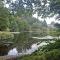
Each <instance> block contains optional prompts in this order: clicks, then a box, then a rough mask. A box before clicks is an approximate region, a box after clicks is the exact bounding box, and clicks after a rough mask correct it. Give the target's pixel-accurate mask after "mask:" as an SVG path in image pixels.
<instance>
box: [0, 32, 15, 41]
mask: <svg viewBox="0 0 60 60" xmlns="http://www.w3.org/2000/svg"><path fill="white" fill-rule="evenodd" d="M13 39H14V35H13V34H12V33H11V32H0V41H1V42H2V41H6V42H8V41H12V40H13Z"/></svg>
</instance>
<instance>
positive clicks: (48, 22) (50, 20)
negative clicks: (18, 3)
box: [33, 13, 60, 24]
mask: <svg viewBox="0 0 60 60" xmlns="http://www.w3.org/2000/svg"><path fill="white" fill-rule="evenodd" d="M56 16H57V15H55V16H54V17H51V18H48V17H47V18H46V22H47V24H51V22H55V23H56V22H57V23H60V21H58V20H56V19H55V18H56ZM33 17H35V18H37V13H36V14H34V15H33ZM38 19H39V20H40V21H44V19H43V18H41V17H38Z"/></svg>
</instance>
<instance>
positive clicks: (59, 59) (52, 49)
mask: <svg viewBox="0 0 60 60" xmlns="http://www.w3.org/2000/svg"><path fill="white" fill-rule="evenodd" d="M44 50H47V51H44ZM31 58H32V60H60V40H57V41H56V42H55V43H49V44H48V45H46V46H45V49H43V51H41V50H38V51H36V52H34V53H33V54H31V55H28V56H22V57H20V58H18V59H17V60H31Z"/></svg>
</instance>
